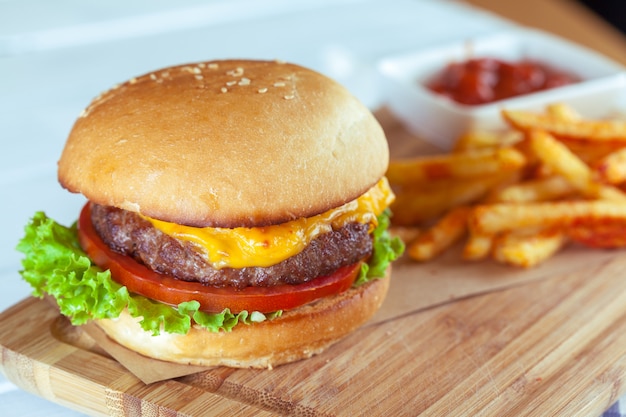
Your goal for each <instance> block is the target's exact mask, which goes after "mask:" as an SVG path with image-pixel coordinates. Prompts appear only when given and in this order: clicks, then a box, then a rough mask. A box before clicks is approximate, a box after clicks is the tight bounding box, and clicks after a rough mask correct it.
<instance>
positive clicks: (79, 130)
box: [58, 60, 389, 227]
mask: <svg viewBox="0 0 626 417" xmlns="http://www.w3.org/2000/svg"><path fill="white" fill-rule="evenodd" d="M388 159H389V153H388V147H387V141H386V139H385V136H384V133H383V131H382V128H381V127H380V125H379V124H378V122H377V121H376V119H375V118H374V116H373V115H372V114H371V112H370V111H369V110H368V109H367V108H366V107H365V106H363V105H362V104H361V103H360V102H359V101H358V100H357V99H356V98H354V97H353V96H352V95H351V94H350V93H349V92H348V91H347V90H346V89H345V88H344V87H342V86H340V85H339V84H337V83H336V82H334V81H332V80H331V79H329V78H327V77H325V76H323V75H321V74H319V73H317V72H314V71H312V70H309V69H306V68H303V67H300V66H297V65H293V64H288V63H281V62H277V61H250V60H225V61H213V62H202V63H196V64H189V65H181V66H176V67H171V68H165V69H162V70H159V71H156V72H153V73H150V74H146V75H143V76H141V77H137V78H133V79H131V80H129V81H127V82H125V83H124V84H121V85H119V86H116V87H114V88H113V89H111V90H110V91H107V92H106V93H104V94H102V95H100V96H99V97H97V98H96V99H95V100H94V101H93V102H92V103H91V104H90V105H89V107H87V108H86V109H85V111H84V112H83V114H82V115H81V116H80V117H79V118H78V120H77V121H76V123H75V125H74V127H73V128H72V131H71V133H70V136H69V138H68V140H67V144H66V146H65V149H64V150H63V153H62V155H61V159H60V161H59V171H58V175H59V181H60V183H61V184H62V185H63V186H64V187H65V188H67V189H68V190H70V191H72V192H78V193H82V194H84V195H85V196H86V197H87V198H88V199H89V200H91V201H93V202H95V203H98V204H103V205H109V206H115V207H119V208H122V209H125V210H130V211H134V212H138V213H141V214H143V215H146V216H149V217H153V218H156V219H160V220H164V221H169V222H173V223H179V224H185V225H189V226H197V227H205V226H212V227H236V226H245V227H252V226H266V225H271V224H278V223H283V222H285V221H290V220H293V219H296V218H300V217H310V216H312V215H316V214H319V213H322V212H324V211H326V210H328V209H330V208H335V207H338V206H340V205H342V204H344V203H346V202H348V201H350V200H353V199H355V198H356V197H358V196H360V195H361V194H363V193H364V192H365V191H367V190H368V189H369V188H370V187H372V186H373V185H374V184H375V183H376V182H377V181H378V180H379V179H380V178H381V177H382V176H383V175H384V173H385V171H386V169H387V164H388Z"/></svg>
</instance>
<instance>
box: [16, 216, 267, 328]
mask: <svg viewBox="0 0 626 417" xmlns="http://www.w3.org/2000/svg"><path fill="white" fill-rule="evenodd" d="M17 250H18V251H20V252H22V253H23V254H24V255H25V256H24V258H23V259H22V267H23V269H22V271H20V274H21V275H22V277H23V278H24V280H25V281H26V282H28V283H29V284H30V285H31V286H32V287H33V295H34V296H36V297H43V296H44V295H45V294H49V295H51V296H52V297H54V298H55V299H56V301H57V304H58V305H59V308H60V310H61V313H62V314H63V315H65V316H67V317H68V318H69V319H70V321H71V322H72V324H74V325H81V324H84V323H86V322H88V321H90V320H94V319H107V318H115V317H118V316H119V315H120V313H121V312H122V310H123V309H124V308H128V311H129V313H130V314H131V316H133V317H142V320H141V321H140V324H141V327H142V328H143V329H144V330H146V331H149V332H151V333H152V334H159V333H160V332H161V331H165V332H168V333H181V334H185V333H187V332H188V331H189V329H190V328H191V325H192V318H193V321H195V322H196V324H197V325H199V326H201V327H206V328H207V329H208V330H210V331H214V332H217V331H220V330H223V331H230V330H232V328H233V327H235V325H237V323H239V322H242V323H246V324H250V323H253V322H255V321H257V322H258V321H263V320H265V319H266V318H268V317H266V316H269V318H272V317H273V316H276V315H277V314H279V313H274V314H273V315H263V314H262V313H258V312H255V313H252V314H248V312H246V311H243V312H241V313H239V314H232V313H231V312H230V311H229V310H228V309H226V310H224V311H223V312H222V313H219V314H209V313H205V312H201V311H199V310H198V308H199V306H200V304H199V303H198V302H197V301H190V302H186V303H181V304H180V305H179V306H178V307H177V308H176V307H175V308H172V307H171V306H167V305H165V304H161V303H159V302H156V301H153V300H150V299H148V298H146V297H143V296H141V295H136V294H130V293H129V292H128V290H127V289H126V287H124V286H122V285H120V284H118V283H117V282H115V281H114V280H113V279H112V278H111V274H110V272H109V271H108V270H106V271H103V270H102V269H100V268H99V267H97V266H96V265H93V264H92V262H91V260H90V259H89V258H88V257H87V255H86V254H85V253H84V252H83V250H82V249H81V247H80V244H79V243H78V235H77V233H76V224H74V225H72V226H71V227H65V226H62V225H60V224H58V223H57V222H55V221H54V220H52V219H50V218H48V217H47V216H46V215H45V214H44V213H43V212H38V213H36V214H35V215H34V216H33V218H32V219H31V221H30V222H29V223H28V225H27V226H26V227H25V235H24V237H23V238H22V240H20V242H19V243H18V245H17Z"/></svg>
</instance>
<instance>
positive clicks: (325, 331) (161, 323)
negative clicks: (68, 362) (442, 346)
mask: <svg viewBox="0 0 626 417" xmlns="http://www.w3.org/2000/svg"><path fill="white" fill-rule="evenodd" d="M388 159H389V152H388V146H387V142H386V139H385V135H384V133H383V130H382V129H381V126H380V125H379V124H378V123H377V121H376V119H375V118H374V116H373V115H372V114H371V112H370V111H369V110H368V109H367V108H366V107H365V106H363V105H362V104H361V103H360V102H359V101H358V100H357V99H356V98H355V97H353V96H352V95H351V94H350V93H349V92H348V91H347V90H346V89H345V88H343V87H342V86H340V85H339V84H338V83H336V82H334V81H333V80H331V79H329V78H327V77H325V76H323V75H322V74H319V73H317V72H315V71H312V70H310V69H306V68H303V67H301V66H298V65H294V64H289V63H285V62H279V61H255V60H222V61H212V62H201V63H194V64H188V65H180V66H174V67H169V68H164V69H161V70H158V71H155V72H152V73H149V74H145V75H142V76H140V77H136V78H132V79H130V80H128V81H126V82H124V83H122V84H120V85H117V86H115V87H113V88H112V89H110V90H109V91H106V92H105V93H103V94H101V95H100V96H99V97H97V98H95V99H94V100H93V101H92V102H91V103H90V104H89V106H88V107H87V108H86V109H85V110H84V111H83V112H82V114H81V115H80V117H79V118H78V119H77V121H76V122H75V124H74V126H73V128H72V130H71V132H70V135H69V137H68V139H67V142H66V144H65V147H64V149H63V152H62V154H61V157H60V160H59V162H58V179H59V182H60V184H61V185H62V186H63V187H64V188H66V189H67V190H69V191H70V192H74V193H81V194H82V195H84V196H85V197H86V200H87V201H86V203H85V205H84V207H83V208H82V210H81V212H80V214H79V215H78V220H77V222H76V223H75V224H74V225H72V226H70V227H66V226H63V225H60V224H59V223H57V222H55V221H54V220H53V219H51V218H49V217H47V216H46V215H45V214H44V213H43V212H38V213H36V214H35V215H34V216H33V218H32V219H31V221H30V223H29V224H28V225H27V227H26V229H25V230H26V232H25V236H24V238H23V239H22V240H21V241H20V243H19V244H18V250H20V251H21V252H23V253H24V254H25V256H24V258H23V261H22V264H23V269H22V271H21V274H22V276H23V278H24V279H25V280H26V281H27V282H28V283H30V284H31V286H32V287H33V294H34V295H35V296H39V297H43V296H46V295H47V296H49V298H51V299H54V301H55V302H56V304H57V305H58V307H59V309H60V311H61V313H62V314H64V315H65V316H67V317H68V318H69V319H70V320H71V322H72V323H73V324H75V325H82V324H84V323H87V322H95V323H96V325H97V326H99V327H100V328H101V329H102V330H103V331H104V332H105V333H106V334H107V335H108V336H109V337H110V338H111V339H113V340H114V341H116V342H118V343H119V344H121V345H123V346H125V347H127V348H129V349H131V350H133V351H136V352H138V353H140V354H142V355H146V356H148V357H152V358H156V359H161V360H165V361H171V362H178V363H185V364H196V365H206V366H216V365H225V366H231V367H258V368H271V367H273V366H276V365H279V364H283V363H287V362H292V361H296V360H299V359H303V358H308V357H310V356H312V355H314V354H317V353H319V352H321V351H323V350H324V349H326V348H327V347H329V346H330V345H331V344H333V343H335V342H336V341H338V340H339V339H341V338H342V337H344V336H346V335H348V334H349V333H351V332H353V331H354V330H355V329H357V328H358V327H359V326H361V325H362V324H364V323H365V322H366V321H367V320H369V319H370V318H371V316H372V315H373V314H374V313H375V312H376V311H377V310H378V309H379V307H380V305H381V303H382V302H383V300H384V298H385V295H386V292H387V288H388V286H389V271H390V263H391V262H392V261H393V260H394V259H395V258H397V257H398V256H399V254H400V253H401V252H402V250H403V247H402V243H401V242H400V241H398V240H395V239H392V238H390V236H389V234H388V232H387V227H388V225H389V216H390V212H389V210H388V206H389V204H390V203H391V202H392V200H393V198H394V196H393V193H392V191H391V190H390V188H389V185H388V183H387V181H386V179H385V177H384V175H385V172H386V169H387V165H388Z"/></svg>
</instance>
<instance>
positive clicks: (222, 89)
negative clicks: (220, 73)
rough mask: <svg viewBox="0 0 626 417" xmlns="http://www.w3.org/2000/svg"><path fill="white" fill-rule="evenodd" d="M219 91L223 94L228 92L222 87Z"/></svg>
mask: <svg viewBox="0 0 626 417" xmlns="http://www.w3.org/2000/svg"><path fill="white" fill-rule="evenodd" d="M220 91H221V92H222V93H225V92H227V91H228V88H226V87H222V88H221V89H220Z"/></svg>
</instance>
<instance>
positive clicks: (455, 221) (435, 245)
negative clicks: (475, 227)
mask: <svg viewBox="0 0 626 417" xmlns="http://www.w3.org/2000/svg"><path fill="white" fill-rule="evenodd" d="M469 211H470V209H469V207H457V208H455V209H453V210H451V211H450V212H448V213H447V214H446V215H445V216H443V217H442V218H441V219H440V220H439V221H438V222H437V223H436V224H434V225H433V226H432V227H431V228H429V229H427V230H426V231H424V233H422V234H420V235H419V236H418V237H417V238H416V239H415V240H414V241H413V242H412V243H410V244H409V245H408V246H407V253H408V254H409V257H411V259H414V260H416V261H427V260H430V259H432V258H434V257H436V256H437V255H439V254H440V253H442V252H443V251H445V250H446V249H448V248H449V247H450V246H452V245H453V244H454V243H456V242H457V241H458V240H459V239H461V237H463V235H464V234H465V232H466V230H467V216H468V214H469Z"/></svg>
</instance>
